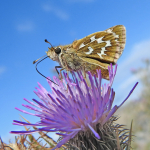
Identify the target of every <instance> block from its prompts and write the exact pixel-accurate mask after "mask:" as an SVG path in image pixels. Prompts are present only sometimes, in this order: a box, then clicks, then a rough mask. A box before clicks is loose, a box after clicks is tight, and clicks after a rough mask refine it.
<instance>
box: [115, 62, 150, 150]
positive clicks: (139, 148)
mask: <svg viewBox="0 0 150 150" xmlns="http://www.w3.org/2000/svg"><path fill="white" fill-rule="evenodd" d="M143 62H144V67H143V68H139V69H137V70H132V72H133V73H134V75H137V76H138V77H140V78H139V82H140V85H142V88H141V92H140V96H139V98H138V99H137V100H132V101H131V102H129V103H128V104H127V105H125V106H123V107H122V108H121V109H120V110H118V111H117V113H116V114H117V115H118V116H120V118H119V119H118V123H120V124H125V125H127V127H130V122H131V121H132V120H133V127H132V130H133V133H132V134H134V137H133V142H132V143H131V145H132V148H133V149H135V150H150V60H149V59H146V60H144V61H143Z"/></svg>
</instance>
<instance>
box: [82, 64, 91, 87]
mask: <svg viewBox="0 0 150 150" xmlns="http://www.w3.org/2000/svg"><path fill="white" fill-rule="evenodd" d="M82 70H83V71H82V72H83V78H84V80H85V81H86V83H87V85H88V86H89V82H88V80H87V78H86V71H85V64H83V68H82Z"/></svg>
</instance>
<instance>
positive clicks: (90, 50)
mask: <svg viewBox="0 0 150 150" xmlns="http://www.w3.org/2000/svg"><path fill="white" fill-rule="evenodd" d="M88 49H89V52H85V54H88V55H89V54H91V53H92V52H93V48H92V47H88Z"/></svg>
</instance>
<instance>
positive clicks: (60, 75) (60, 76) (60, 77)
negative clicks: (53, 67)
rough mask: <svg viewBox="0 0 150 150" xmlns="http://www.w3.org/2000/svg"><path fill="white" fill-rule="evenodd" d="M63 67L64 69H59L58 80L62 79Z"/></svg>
mask: <svg viewBox="0 0 150 150" xmlns="http://www.w3.org/2000/svg"><path fill="white" fill-rule="evenodd" d="M64 69H65V68H62V69H60V72H59V79H60V80H62V79H63V76H62V73H61V71H63V70H64Z"/></svg>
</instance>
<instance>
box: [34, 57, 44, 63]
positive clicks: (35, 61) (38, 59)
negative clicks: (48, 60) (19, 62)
mask: <svg viewBox="0 0 150 150" xmlns="http://www.w3.org/2000/svg"><path fill="white" fill-rule="evenodd" d="M45 56H46V55H44V56H42V57H40V58H39V59H37V60H34V61H33V64H35V63H36V62H37V61H39V60H40V59H41V58H43V57H45Z"/></svg>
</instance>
